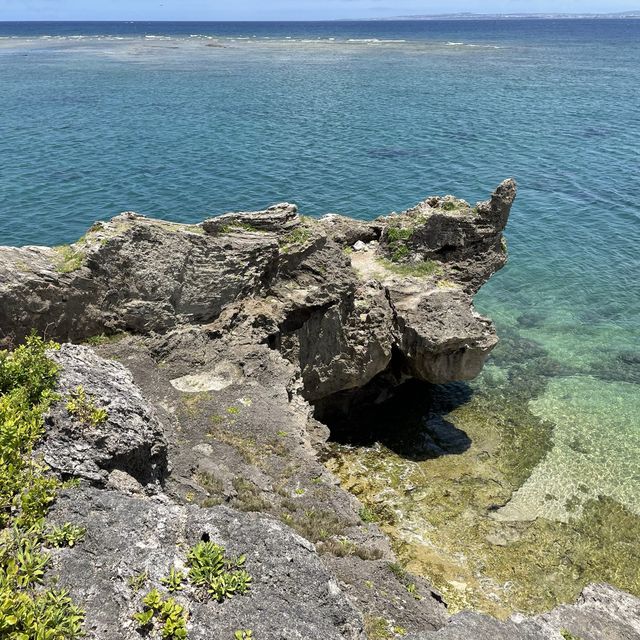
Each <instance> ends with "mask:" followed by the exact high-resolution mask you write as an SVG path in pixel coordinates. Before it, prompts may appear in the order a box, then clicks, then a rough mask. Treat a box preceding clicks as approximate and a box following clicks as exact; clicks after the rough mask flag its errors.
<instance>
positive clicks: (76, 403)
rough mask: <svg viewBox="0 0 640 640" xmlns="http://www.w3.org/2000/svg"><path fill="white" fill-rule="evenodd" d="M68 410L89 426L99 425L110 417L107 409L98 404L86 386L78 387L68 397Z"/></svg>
mask: <svg viewBox="0 0 640 640" xmlns="http://www.w3.org/2000/svg"><path fill="white" fill-rule="evenodd" d="M66 407H67V411H68V412H69V413H70V414H71V415H72V416H74V417H76V418H77V419H78V420H79V421H80V422H82V423H83V424H85V425H87V426H91V427H94V428H95V427H99V426H100V425H101V424H104V423H105V422H106V421H107V418H108V417H109V414H108V413H107V411H106V409H102V408H100V407H98V406H97V405H96V403H95V402H94V400H93V398H91V397H90V396H89V395H87V392H86V391H85V390H84V387H81V386H80V387H76V388H75V389H74V390H73V391H72V392H71V393H70V394H69V396H68V398H67V404H66Z"/></svg>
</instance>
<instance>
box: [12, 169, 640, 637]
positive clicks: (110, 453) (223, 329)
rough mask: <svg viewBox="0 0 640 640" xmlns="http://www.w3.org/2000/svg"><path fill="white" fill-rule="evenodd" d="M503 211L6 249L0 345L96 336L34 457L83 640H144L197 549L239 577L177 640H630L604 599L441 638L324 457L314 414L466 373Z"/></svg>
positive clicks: (297, 222)
mask: <svg viewBox="0 0 640 640" xmlns="http://www.w3.org/2000/svg"><path fill="white" fill-rule="evenodd" d="M514 198H515V183H514V182H513V181H510V180H509V181H506V182H504V183H502V185H500V186H499V187H498V189H497V190H496V192H495V193H494V194H493V196H492V197H491V198H490V199H489V200H488V201H487V202H484V203H479V204H478V205H477V206H476V207H475V208H473V209H472V208H471V207H470V206H469V205H467V203H465V202H464V201H461V200H456V199H455V198H453V197H451V196H447V197H445V198H429V199H427V200H425V201H424V202H422V203H420V204H419V205H418V206H416V207H414V208H413V209H410V210H409V211H406V212H404V213H403V214H391V215H390V216H386V217H382V218H378V219H376V220H374V221H372V222H361V221H356V220H351V219H349V218H345V217H342V216H337V215H333V214H332V215H328V216H325V217H323V218H320V219H318V220H311V219H308V218H304V217H301V216H299V215H298V213H297V210H296V207H295V206H294V205H289V204H283V205H277V206H275V207H271V208H269V209H267V210H265V211H261V212H255V213H231V214H227V215H224V216H219V217H217V218H212V219H210V220H206V221H205V222H203V223H202V224H200V225H178V224H172V223H168V222H163V221H158V220H151V219H147V218H144V217H142V216H138V215H136V214H132V213H126V214H121V215H120V216H118V217H116V218H114V219H113V220H111V221H110V222H106V223H97V224H96V225H94V227H92V229H91V230H90V231H89V232H88V233H87V235H86V236H84V237H83V238H82V239H81V240H79V241H78V242H76V243H74V244H73V245H71V246H70V247H65V248H57V249H49V248H44V247H25V248H21V249H17V248H6V247H5V248H0V331H1V332H2V337H3V338H5V340H6V341H7V342H13V341H18V340H20V339H21V338H22V337H24V336H25V335H26V334H27V333H28V332H29V331H30V330H31V329H32V328H34V329H36V330H37V331H39V332H41V333H44V334H46V335H47V336H48V337H54V338H57V339H58V340H61V341H67V340H70V341H75V342H78V341H82V340H85V339H87V338H91V337H94V339H93V340H92V341H91V343H92V344H93V346H92V347H89V346H79V345H70V344H67V345H63V347H62V348H61V350H60V351H56V352H52V353H51V357H52V358H54V359H55V360H56V361H57V362H58V363H59V365H60V367H61V374H60V379H59V384H58V392H59V394H60V400H59V402H57V403H56V404H54V405H53V406H52V408H51V409H50V411H49V414H48V415H47V417H46V423H47V432H46V436H45V439H44V440H43V442H42V445H41V450H40V453H42V454H43V455H44V458H45V460H46V462H47V463H48V464H49V466H50V467H51V468H52V470H53V471H54V472H56V473H58V474H59V475H60V476H62V477H63V478H68V477H72V476H73V477H78V478H80V479H81V484H80V487H79V488H74V489H69V490H67V491H66V492H65V494H64V495H63V496H62V497H61V499H60V500H59V501H58V502H57V504H56V506H55V507H54V509H53V511H52V513H51V518H52V519H53V520H54V521H58V522H60V523H62V522H72V523H74V524H77V525H83V526H86V527H87V535H86V540H85V541H84V542H83V543H81V544H80V545H78V546H77V547H74V548H73V549H63V550H57V551H55V552H54V560H55V568H56V572H57V574H58V576H59V579H60V585H61V586H62V587H64V588H68V589H69V590H70V591H71V594H72V596H73V597H74V598H75V599H76V601H77V602H78V603H79V604H80V605H81V606H83V607H84V608H85V609H86V612H87V632H88V637H90V638H93V639H94V640H113V639H114V638H130V639H134V638H137V637H139V635H140V633H139V629H138V628H137V626H136V625H135V624H134V622H133V620H132V614H133V613H134V612H135V611H136V610H139V608H140V605H141V599H142V596H143V595H144V593H145V592H146V591H148V590H149V589H150V588H152V587H160V588H162V586H161V580H162V578H164V577H166V575H167V573H168V571H169V569H170V567H171V566H172V565H175V566H177V567H178V568H181V567H184V563H185V557H186V552H187V550H188V548H189V547H190V546H191V545H193V544H195V543H196V542H197V541H198V540H201V539H203V538H204V539H210V540H212V541H214V542H218V543H220V544H223V545H224V546H225V547H226V548H227V549H228V551H229V552H230V553H231V554H240V553H243V554H246V556H247V560H246V567H247V570H248V571H249V572H250V573H251V575H252V576H253V583H252V587H251V590H250V592H249V593H248V595H246V596H236V597H235V598H234V599H233V600H228V601H225V602H222V603H218V602H214V601H212V600H210V599H206V598H203V597H202V594H201V593H197V592H195V591H193V589H192V588H191V587H186V588H185V589H184V591H181V592H179V593H177V595H176V596H175V597H176V598H177V599H178V600H179V601H180V602H182V603H183V604H185V605H186V606H187V608H188V609H189V611H190V618H189V623H188V632H189V638H190V639H191V640H198V639H202V640H205V639H209V638H214V637H215V638H221V639H222V640H223V639H224V638H229V639H231V638H232V637H233V634H234V632H235V630H237V629H252V630H253V631H254V633H255V637H256V638H258V639H259V640H276V639H277V640H283V639H286V640H294V639H300V640H303V639H304V640H316V639H320V638H336V639H337V638H345V639H349V640H356V639H357V640H364V639H365V638H366V637H374V636H375V634H376V633H377V632H376V629H378V630H379V629H380V628H381V627H380V625H382V626H383V627H384V629H385V630H386V631H385V633H387V632H388V633H395V632H394V629H396V630H397V631H398V634H399V633H400V632H401V631H404V630H406V631H407V632H409V633H418V634H422V635H418V636H415V637H416V638H431V637H433V638H440V637H442V638H478V639H479V638H482V637H489V636H488V635H487V634H489V633H490V634H491V635H492V637H494V638H496V639H499V638H505V640H511V638H516V637H522V638H525V637H531V638H535V640H538V638H543V637H548V638H557V639H558V640H559V639H560V637H561V636H559V631H558V630H559V629H562V628H565V627H567V628H569V629H571V630H575V632H576V633H580V634H582V637H584V639H585V640H591V639H592V638H593V639H594V640H595V638H596V637H599V636H595V635H593V633H594V632H592V631H593V629H602V630H604V631H606V632H607V633H609V634H610V635H609V636H606V637H611V638H620V639H622V638H624V639H625V640H626V639H628V638H631V637H633V636H631V635H628V634H627V635H624V634H625V633H627V631H626V630H625V629H627V627H628V629H631V630H635V631H637V620H638V619H639V618H640V614H638V612H637V602H636V601H635V599H631V598H630V597H629V599H628V600H624V606H623V608H622V609H620V610H621V611H622V610H624V615H625V616H626V618H627V627H624V626H620V625H618V626H616V624H617V623H618V622H619V621H616V620H615V616H613V617H611V616H610V618H607V617H606V615H605V614H604V613H603V615H602V617H601V626H600V627H598V626H597V624H596V622H595V617H594V616H595V615H596V613H597V612H608V613H607V615H609V613H611V611H613V610H614V609H615V608H616V607H615V605H614V603H613V602H612V598H615V597H618V596H617V595H616V593H615V592H613V591H606V589H604V588H595V589H592V590H591V591H587V592H585V596H584V597H583V600H584V602H581V603H579V604H578V605H577V606H576V607H564V608H560V609H558V610H556V611H555V612H553V613H551V614H549V615H548V616H547V617H542V618H540V619H536V620H534V621H529V620H522V619H518V620H514V621H512V622H507V623H501V622H497V621H495V620H491V619H490V618H486V617H483V616H478V615H475V614H474V615H470V614H464V615H462V616H456V617H454V618H453V619H452V620H451V622H450V624H446V623H447V618H448V616H447V611H446V605H445V604H444V603H443V601H442V598H441V596H440V595H439V594H438V593H437V592H435V591H434V590H433V589H432V588H431V587H430V585H429V584H428V583H426V582H425V581H424V580H422V579H421V578H419V577H416V576H408V575H406V574H403V573H402V572H401V571H399V570H398V569H397V567H396V568H392V566H391V565H390V563H392V562H394V561H395V556H394V553H393V551H392V549H391V547H390V545H389V542H388V540H387V539H386V538H385V536H384V535H383V534H382V533H381V531H380V530H379V528H378V527H377V526H376V525H375V524H372V523H370V522H365V521H363V520H367V521H368V520H370V518H369V517H366V518H363V513H362V510H361V508H362V506H361V505H360V503H359V502H358V501H357V500H356V499H355V498H354V497H353V496H352V495H350V494H348V493H346V492H345V491H344V490H342V489H341V488H340V487H339V485H338V483H337V482H336V480H335V478H334V477H333V476H331V474H330V473H329V472H328V471H327V469H326V468H325V467H324V465H323V464H322V463H321V461H320V460H319V457H318V449H319V447H321V446H322V444H323V443H324V442H325V441H326V439H327V437H328V429H327V427H326V426H325V425H323V424H321V423H319V422H317V421H316V419H315V418H314V417H313V412H312V407H311V405H315V406H316V408H319V407H322V408H324V409H326V408H327V407H328V406H331V405H337V404H339V403H341V402H343V401H344V400H345V398H347V399H348V397H349V394H351V393H352V392H354V391H355V390H358V389H364V391H363V395H364V396H366V395H367V392H366V389H367V388H370V389H373V388H376V385H377V384H378V382H380V381H381V380H382V381H384V382H385V383H387V382H388V383H389V384H393V383H394V382H399V381H401V380H403V379H406V378H407V377H415V378H418V379H420V380H425V381H428V382H444V381H449V380H461V379H466V378H469V377H473V376H474V375H476V374H477V373H478V372H479V371H480V368H481V367H482V365H483V363H484V360H485V358H486V356H487V355H488V353H489V352H490V351H491V349H492V348H493V346H494V345H495V343H496V340H497V338H496V335H495V330H494V328H493V325H492V324H491V322H490V321H489V320H488V319H486V318H482V317H481V316H479V315H478V314H477V313H476V312H475V311H474V309H473V304H472V296H473V294H474V293H475V292H476V291H477V289H478V287H479V286H481V284H482V283H483V282H484V281H486V279H487V278H488V277H489V276H490V275H491V274H492V273H493V272H494V271H496V270H497V269H499V268H500V267H501V266H502V265H503V264H504V262H505V260H506V252H505V248H504V243H503V239H502V231H503V229H504V226H505V224H506V221H507V217H508V214H509V209H510V207H511V204H512V202H513V200H514ZM95 336H98V338H97V339H95ZM79 388H82V393H83V394H85V395H86V398H87V402H88V403H89V404H88V408H89V409H90V410H91V411H93V410H103V411H104V412H105V414H104V415H103V416H102V418H101V419H100V420H96V421H95V423H92V422H91V420H90V419H88V418H87V415H84V416H83V415H82V412H80V413H79V412H77V411H72V410H71V409H70V406H69V399H70V398H73V397H74V393H75V394H78V389H79ZM88 415H90V414H88ZM258 512H259V515H258ZM143 575H144V576H146V578H145V581H144V585H140V586H141V588H140V590H138V589H137V588H134V587H133V586H132V584H136V585H137V584H138V582H139V580H138V578H139V577H140V576H143ZM142 587H143V588H142ZM603 589H604V590H603ZM605 596H606V597H605ZM620 597H622V596H620ZM607 598H608V599H607ZM596 601H597V604H593V606H592V604H589V603H592V602H596ZM585 603H587V604H585ZM598 603H599V604H598ZM634 607H636V609H634ZM585 616H586V617H585ZM607 620H610V621H611V624H609V622H607ZM590 621H591V623H592V627H589V622H590ZM602 621H604V622H602ZM621 624H622V623H621ZM532 625H533V626H532ZM545 625H546V626H545ZM602 625H605V626H602ZM606 625H608V626H606ZM634 625H635V626H634ZM531 629H534V630H535V633H537V634H538V635H526V634H527V633H530V630H531ZM621 629H622V631H620V630H621ZM604 631H603V633H604ZM531 633H534V632H533V631H531ZM541 633H542V634H544V633H547V635H540V634H541ZM590 633H591V635H589V634H590ZM615 633H618V635H615ZM456 634H457V635H456ZM483 634H484V635H483ZM501 634H502V635H501ZM514 634H521V635H514ZM378 637H379V636H378Z"/></svg>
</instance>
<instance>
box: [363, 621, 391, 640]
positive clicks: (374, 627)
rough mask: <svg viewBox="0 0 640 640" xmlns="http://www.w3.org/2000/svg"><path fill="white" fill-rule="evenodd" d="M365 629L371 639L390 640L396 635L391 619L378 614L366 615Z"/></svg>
mask: <svg viewBox="0 0 640 640" xmlns="http://www.w3.org/2000/svg"><path fill="white" fill-rule="evenodd" d="M364 630H365V632H366V634H367V638H369V640H388V639H389V638H393V636H394V632H393V629H392V628H391V625H390V623H389V621H388V620H387V619H386V618H380V617H378V616H373V615H365V616H364Z"/></svg>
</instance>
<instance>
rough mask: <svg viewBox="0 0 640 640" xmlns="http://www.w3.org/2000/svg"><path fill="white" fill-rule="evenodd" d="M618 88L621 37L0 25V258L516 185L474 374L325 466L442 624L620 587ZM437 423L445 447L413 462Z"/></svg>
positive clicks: (630, 395)
mask: <svg viewBox="0 0 640 640" xmlns="http://www.w3.org/2000/svg"><path fill="white" fill-rule="evenodd" d="M639 87H640V20H587V19H585V20H503V21H488V20H483V21H463V22H462V21H461V22H456V21H397V22H396V21H384V22H318V23H0V159H1V161H2V164H1V166H2V170H1V171H0V244H3V245H7V244H8V245H27V244H46V245H57V244H62V243H68V242H71V241H73V240H74V239H76V238H78V237H79V236H80V235H82V234H83V233H84V232H85V230H86V229H87V228H88V227H89V226H90V225H91V223H92V222H93V221H95V220H97V219H105V218H109V217H111V216H113V215H116V214H117V213H119V212H120V211H124V210H134V211H137V212H139V213H143V214H147V215H150V216H156V217H161V218H166V219H170V220H176V221H181V222H194V221H199V220H201V219H203V218H204V217H207V216H210V215H213V214H218V213H224V212H227V211H232V210H252V209H259V208H263V207H264V206H266V205H269V204H272V203H275V202H281V201H291V202H296V203H297V204H298V205H299V207H300V209H301V211H302V212H303V213H305V214H308V215H320V214H323V213H327V212H338V213H343V214H346V215H350V216H354V217H357V218H361V219H370V218H373V217H375V216H377V215H380V214H384V213H387V212H389V211H392V210H395V211H400V210H402V209H405V208H407V207H409V206H411V205H413V204H415V203H416V202H418V201H419V200H421V199H423V198H424V197H426V196H428V195H431V194H448V193H453V194H455V195H457V196H459V197H462V198H465V199H466V200H468V201H470V202H473V201H476V200H480V199H485V198H486V197H487V196H488V195H489V194H490V193H491V191H492V190H493V188H494V187H495V186H496V185H497V184H498V183H499V182H500V181H502V180H503V179H504V178H507V177H514V178H516V180H517V181H518V184H519V195H518V199H517V201H516V204H515V206H514V208H513V211H512V215H511V220H510V222H509V225H508V228H507V238H508V242H509V254H510V262H509V264H508V266H507V267H506V268H505V269H504V270H503V271H501V272H500V273H499V274H497V275H496V276H494V278H493V279H492V280H491V281H490V282H489V283H488V284H487V285H486V286H485V287H484V288H483V289H482V291H481V292H480V294H479V295H478V296H477V299H476V303H477V307H478V309H479V310H481V311H482V312H483V313H486V314H487V315H489V316H491V317H492V318H493V319H494V320H495V321H496V324H497V326H498V331H499V334H500V335H501V336H502V338H503V341H502V344H501V345H500V346H499V347H498V348H497V349H496V352H495V355H494V357H493V358H492V359H491V360H490V362H489V363H488V365H487V367H486V370H485V372H484V373H483V374H482V376H480V378H479V379H478V380H476V381H474V382H473V383H471V385H470V386H467V385H465V386H464V389H463V390H462V391H461V388H460V386H456V385H449V386H445V387H443V388H441V389H439V390H437V391H436V392H435V393H436V395H437V401H436V405H438V406H440V407H441V409H440V410H439V412H438V411H434V410H433V409H429V410H428V413H427V414H425V415H424V416H422V418H421V422H420V424H419V428H418V429H417V430H416V431H414V432H412V433H413V436H412V438H411V439H409V440H407V441H405V442H404V447H405V448H404V449H402V448H401V447H400V449H401V450H402V451H403V453H402V452H401V453H398V449H399V447H397V446H391V445H390V443H388V442H385V438H384V435H382V436H381V437H380V438H374V439H372V441H370V442H366V443H355V444H354V443H345V444H343V445H340V446H337V447H336V453H335V458H334V460H333V462H331V463H330V465H333V468H334V470H335V471H336V473H338V474H339V475H340V477H341V478H342V480H343V482H344V484H345V486H349V487H350V488H351V489H352V490H354V492H356V493H358V495H360V497H361V499H362V500H363V501H365V502H366V503H370V504H371V505H373V506H376V505H378V506H380V505H382V506H384V505H385V504H387V506H389V505H390V506H391V508H392V509H393V510H394V512H395V514H396V515H395V517H394V518H393V522H392V521H391V519H387V520H386V521H385V522H384V523H383V524H384V526H385V527H386V530H387V531H388V533H389V534H390V535H391V536H392V538H393V539H394V541H395V543H396V545H397V548H398V550H399V551H400V552H401V553H402V554H403V556H404V559H405V560H406V561H407V562H408V563H409V565H410V566H411V568H413V569H414V570H416V571H419V572H421V573H423V574H424V575H426V576H427V577H429V578H430V579H432V580H433V581H434V582H435V583H436V585H437V586H438V587H439V588H441V589H442V590H443V592H444V593H445V594H446V595H447V597H449V598H450V600H451V601H453V602H458V603H459V605H460V607H463V606H473V607H475V608H479V609H482V610H489V611H492V612H497V613H498V614H502V613H505V612H509V611H512V610H524V609H527V608H533V609H536V608H539V609H542V608H544V606H548V605H549V604H550V603H551V604H553V603H555V602H558V601H565V600H568V599H570V598H571V597H573V595H575V593H577V591H578V590H579V586H580V585H581V584H583V583H585V582H586V581H587V580H592V579H603V580H604V579H607V580H610V581H612V582H614V583H617V584H619V585H620V586H623V587H624V588H628V589H631V590H636V591H638V590H640V582H639V580H640V578H638V577H637V576H638V573H640V572H639V568H640V564H638V562H640V558H638V555H637V554H638V551H637V550H636V551H634V550H633V548H632V547H633V545H631V546H629V544H628V539H627V538H628V537H629V536H630V535H632V534H633V536H635V535H636V534H637V533H638V532H640V528H638V522H639V519H640V465H639V464H638V460H639V459H640V386H639V385H640V331H639V326H638V325H639V321H640V252H639V247H640V224H639V223H640V204H639V202H640V91H639V89H638V88H639ZM461 398H462V399H461ZM505 416H508V419H507V418H505ZM442 417H446V419H447V420H448V421H450V422H451V423H453V424H454V425H455V426H456V428H458V429H460V430H462V431H464V432H465V433H467V434H468V435H469V437H470V439H471V442H472V445H471V446H470V447H469V449H468V450H467V451H465V452H455V453H454V452H450V451H447V448H446V445H442V446H440V448H439V449H438V454H437V455H436V454H433V455H427V454H428V453H429V451H431V452H432V453H433V451H434V449H433V446H432V445H433V442H434V436H433V424H434V419H436V418H442ZM395 419H397V420H398V421H400V420H401V419H402V418H401V417H397V418H395ZM389 420H394V418H393V417H391V418H389ZM425 442H428V443H430V446H431V449H429V447H427V448H426V449H425V451H426V453H425V455H423V456H416V455H413V454H415V452H416V451H418V450H420V447H421V446H423V445H425ZM396 444H397V443H396ZM441 444H442V443H441ZM485 454H486V455H485ZM456 474H458V475H456ZM372 477H376V478H378V479H379V480H380V482H379V484H376V483H375V482H371V483H365V482H364V479H365V478H372ZM406 478H413V479H414V480H413V481H412V482H413V484H414V485H415V484H416V483H419V484H418V486H419V487H422V489H421V490H417V491H416V490H411V491H408V490H407V486H406ZM358 479H359V480H358ZM452 485H453V486H454V487H457V489H454V490H450V487H451V486H452ZM427 487H431V493H429V490H428V489H427ZM434 487H435V488H437V490H438V491H439V492H440V493H438V494H437V495H436V494H434V493H433V488H434ZM446 487H449V489H447V488H446ZM492 487H493V488H492ZM458 489H459V491H458ZM456 491H458V492H457V493H456ZM447 492H448V493H447ZM443 504H444V505H448V506H447V507H446V510H445V511H446V514H443V512H442V509H441V507H442V505H443ZM459 504H465V505H466V506H465V509H464V510H463V509H458V510H456V508H457V507H455V505H459ZM604 513H606V514H607V516H606V518H605V517H603V516H602V514H604ZM438 514H439V515H438ZM445 515H446V517H444V516H445ZM478 523H482V526H479V525H478ZM532 523H535V524H532ZM467 525H468V526H467ZM486 527H489V529H490V530H489V529H487V528H486ZM479 532H480V533H479ZM630 532H631V533H630ZM624 536H627V538H625V537H624ZM636 540H637V538H636ZM594 544H595V545H596V547H597V548H601V547H602V548H607V555H606V556H603V557H600V556H598V553H597V552H596V551H595V550H594V549H595V548H596V547H593V545H594ZM590 545H591V546H590ZM635 546H636V547H637V544H636V545H635ZM592 547H593V548H592ZM459 549H466V551H464V553H465V554H466V555H465V557H464V561H463V560H460V562H457V561H454V560H452V559H451V558H452V557H453V556H455V553H456V550H459ZM545 549H546V550H549V549H550V550H551V551H549V554H548V555H549V558H550V560H549V562H548V564H545V565H544V567H543V568H542V569H541V571H542V572H543V573H544V575H545V576H548V575H551V577H550V578H548V580H547V582H546V583H545V589H546V591H545V594H544V595H543V596H540V597H539V599H538V600H536V601H535V604H534V605H533V606H532V607H528V606H527V605H526V604H523V603H526V602H531V593H532V592H533V591H534V589H535V587H536V585H535V584H534V583H533V581H534V578H535V580H539V579H541V578H540V575H541V574H540V572H538V573H536V572H535V571H533V570H532V568H531V564H530V563H529V564H527V562H526V558H527V557H529V558H531V557H532V556H536V554H538V553H542V552H543V551H544V550H545ZM461 553H462V551H461ZM634 553H635V555H634ZM496 554H497V555H500V554H502V556H501V557H502V560H501V564H500V565H499V566H497V565H496V562H495V557H496ZM416 558H420V560H419V561H418V560H416ZM567 558H569V559H568V560H567ZM625 558H626V560H625ZM617 559H618V560H617ZM456 562H457V564H456ZM567 563H568V564H567ZM624 564H626V565H627V569H625V568H624V567H623V566H622V565H624ZM445 565H446V566H445ZM463 565H464V567H463ZM494 565H495V566H494ZM436 566H437V567H439V568H438V569H436V568H435V567H436ZM607 566H609V568H608V569H607ZM443 567H444V568H443ZM633 570H635V571H633ZM634 576H635V577H634ZM545 579H546V578H545ZM479 585H481V587H482V589H484V592H483V593H485V594H486V591H487V589H489V590H490V591H491V590H493V591H492V593H493V594H494V595H493V596H492V597H491V598H489V599H487V598H486V597H485V595H482V593H481V591H482V589H481V588H480V586H479ZM487 585H489V586H487Z"/></svg>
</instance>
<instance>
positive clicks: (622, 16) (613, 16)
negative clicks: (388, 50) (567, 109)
mask: <svg viewBox="0 0 640 640" xmlns="http://www.w3.org/2000/svg"><path fill="white" fill-rule="evenodd" d="M631 19H640V11H627V12H624V13H446V14H436V15H414V16H393V17H388V18H366V20H368V21H376V22H379V21H387V20H391V21H394V20H397V21H400V20H631Z"/></svg>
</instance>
